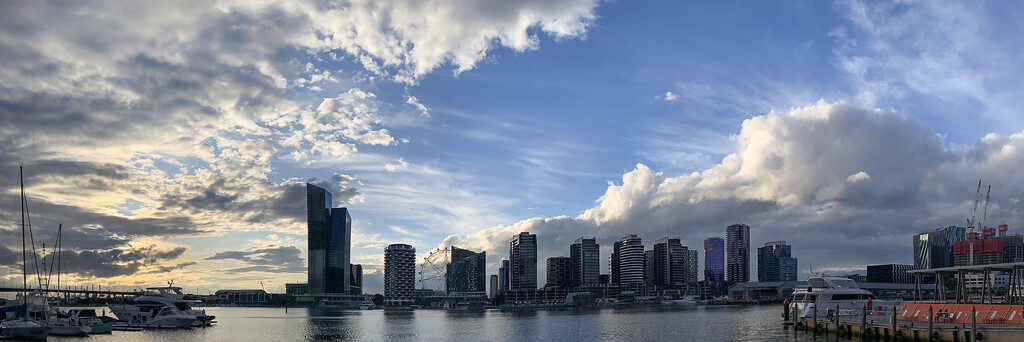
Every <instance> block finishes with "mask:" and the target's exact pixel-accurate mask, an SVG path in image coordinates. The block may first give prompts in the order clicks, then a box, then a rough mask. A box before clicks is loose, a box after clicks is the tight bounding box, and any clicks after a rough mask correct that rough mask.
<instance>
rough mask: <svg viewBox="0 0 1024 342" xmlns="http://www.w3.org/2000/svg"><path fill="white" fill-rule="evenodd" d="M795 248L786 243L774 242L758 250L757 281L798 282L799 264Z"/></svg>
mask: <svg viewBox="0 0 1024 342" xmlns="http://www.w3.org/2000/svg"><path fill="white" fill-rule="evenodd" d="M792 250H793V247H792V246H790V245H787V244H786V241H773V242H768V243H765V244H764V247H761V248H758V249H757V281H758V282H769V281H796V272H797V262H796V259H795V258H793V255H792Z"/></svg>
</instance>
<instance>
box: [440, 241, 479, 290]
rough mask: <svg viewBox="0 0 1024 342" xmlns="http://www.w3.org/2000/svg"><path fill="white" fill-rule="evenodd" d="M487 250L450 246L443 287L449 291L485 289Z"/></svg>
mask: <svg viewBox="0 0 1024 342" xmlns="http://www.w3.org/2000/svg"><path fill="white" fill-rule="evenodd" d="M486 268H487V252H480V253H477V252H474V251H471V250H468V249H462V248H458V247H455V246H452V247H451V261H449V262H448V266H447V268H446V269H445V283H446V284H445V289H446V290H447V292H448V293H451V292H485V291H487V272H486Z"/></svg>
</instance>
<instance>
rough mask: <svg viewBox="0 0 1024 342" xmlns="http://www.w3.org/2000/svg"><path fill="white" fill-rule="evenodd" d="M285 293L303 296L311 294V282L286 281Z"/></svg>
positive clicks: (292, 295)
mask: <svg viewBox="0 0 1024 342" xmlns="http://www.w3.org/2000/svg"><path fill="white" fill-rule="evenodd" d="M284 293H285V294H286V295H288V296H291V297H293V298H294V297H296V296H301V295H304V294H309V284H306V283H286V284H284Z"/></svg>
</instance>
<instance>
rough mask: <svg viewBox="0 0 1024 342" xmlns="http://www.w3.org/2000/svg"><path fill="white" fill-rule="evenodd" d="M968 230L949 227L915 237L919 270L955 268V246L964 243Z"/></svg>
mask: <svg viewBox="0 0 1024 342" xmlns="http://www.w3.org/2000/svg"><path fill="white" fill-rule="evenodd" d="M966 232H967V228H964V227H957V226H949V227H946V228H939V229H936V230H934V231H930V232H925V233H921V234H917V235H914V266H915V267H917V268H918V269H928V268H939V267H953V266H954V263H953V244H954V243H955V242H957V241H964V240H965V238H966Z"/></svg>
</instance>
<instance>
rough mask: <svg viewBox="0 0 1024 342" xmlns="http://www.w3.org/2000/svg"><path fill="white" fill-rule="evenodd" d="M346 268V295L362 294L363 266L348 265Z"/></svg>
mask: <svg viewBox="0 0 1024 342" xmlns="http://www.w3.org/2000/svg"><path fill="white" fill-rule="evenodd" d="M348 266H349V267H348V270H349V273H348V279H349V282H348V294H352V295H360V294H363V265H362V264H349V265H348Z"/></svg>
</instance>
